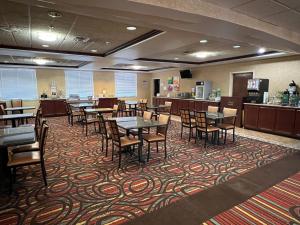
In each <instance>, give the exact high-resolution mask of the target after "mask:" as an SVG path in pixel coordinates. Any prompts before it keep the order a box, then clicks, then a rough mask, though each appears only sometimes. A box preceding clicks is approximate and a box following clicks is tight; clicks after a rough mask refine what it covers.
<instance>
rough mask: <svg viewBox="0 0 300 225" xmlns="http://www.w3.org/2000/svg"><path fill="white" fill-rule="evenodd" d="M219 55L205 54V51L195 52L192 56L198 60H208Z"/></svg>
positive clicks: (213, 53) (214, 53)
mask: <svg viewBox="0 0 300 225" xmlns="http://www.w3.org/2000/svg"><path fill="white" fill-rule="evenodd" d="M216 55H217V53H216V52H205V51H201V52H194V53H192V54H191V56H195V57H197V58H203V59H204V58H207V57H210V56H216Z"/></svg>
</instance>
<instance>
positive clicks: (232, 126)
mask: <svg viewBox="0 0 300 225" xmlns="http://www.w3.org/2000/svg"><path fill="white" fill-rule="evenodd" d="M218 127H219V128H221V129H223V130H230V129H234V125H232V124H227V123H220V124H218Z"/></svg>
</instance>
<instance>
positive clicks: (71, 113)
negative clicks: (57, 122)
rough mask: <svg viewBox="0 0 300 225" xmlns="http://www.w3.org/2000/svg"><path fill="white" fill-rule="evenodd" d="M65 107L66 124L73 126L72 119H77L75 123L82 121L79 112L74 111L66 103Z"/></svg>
mask: <svg viewBox="0 0 300 225" xmlns="http://www.w3.org/2000/svg"><path fill="white" fill-rule="evenodd" d="M66 107H67V115H68V122H69V124H71V126H73V124H74V117H75V118H77V121H80V120H81V119H82V116H83V115H82V112H81V111H80V110H74V108H72V106H71V105H70V103H66Z"/></svg>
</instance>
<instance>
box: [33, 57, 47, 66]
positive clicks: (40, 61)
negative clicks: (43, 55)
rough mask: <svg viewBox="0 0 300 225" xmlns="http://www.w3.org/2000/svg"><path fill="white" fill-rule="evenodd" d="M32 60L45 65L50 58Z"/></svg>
mask: <svg viewBox="0 0 300 225" xmlns="http://www.w3.org/2000/svg"><path fill="white" fill-rule="evenodd" d="M32 61H33V62H35V63H36V64H38V65H45V64H47V63H48V62H49V60H47V59H40V58H36V59H33V60H32Z"/></svg>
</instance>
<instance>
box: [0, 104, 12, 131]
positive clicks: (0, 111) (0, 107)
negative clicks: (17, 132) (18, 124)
mask: <svg viewBox="0 0 300 225" xmlns="http://www.w3.org/2000/svg"><path fill="white" fill-rule="evenodd" d="M6 114H7V112H6V111H5V107H4V105H3V104H0V115H6ZM1 123H2V124H0V129H1V128H2V129H3V128H10V127H11V125H8V124H7V121H6V120H5V121H3V122H1Z"/></svg>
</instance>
